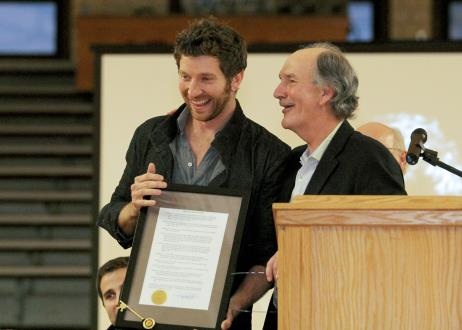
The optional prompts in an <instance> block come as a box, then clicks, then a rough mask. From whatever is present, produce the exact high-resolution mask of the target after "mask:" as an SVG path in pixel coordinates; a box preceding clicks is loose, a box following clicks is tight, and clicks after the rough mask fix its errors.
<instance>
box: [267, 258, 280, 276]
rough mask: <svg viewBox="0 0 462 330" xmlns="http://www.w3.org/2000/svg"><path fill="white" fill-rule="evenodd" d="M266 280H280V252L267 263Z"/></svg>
mask: <svg viewBox="0 0 462 330" xmlns="http://www.w3.org/2000/svg"><path fill="white" fill-rule="evenodd" d="M266 280H267V281H268V282H273V281H277V280H278V253H277V252H276V253H275V254H274V255H273V256H272V257H271V259H270V260H269V261H268V263H267V264H266Z"/></svg>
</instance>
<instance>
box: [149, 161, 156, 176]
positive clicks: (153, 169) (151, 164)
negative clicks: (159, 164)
mask: <svg viewBox="0 0 462 330" xmlns="http://www.w3.org/2000/svg"><path fill="white" fill-rule="evenodd" d="M148 173H153V174H154V173H156V165H154V163H149V165H148Z"/></svg>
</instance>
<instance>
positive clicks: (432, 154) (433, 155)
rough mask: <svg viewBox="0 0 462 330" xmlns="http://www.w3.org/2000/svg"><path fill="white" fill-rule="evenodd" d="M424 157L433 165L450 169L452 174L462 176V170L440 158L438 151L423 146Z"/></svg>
mask: <svg viewBox="0 0 462 330" xmlns="http://www.w3.org/2000/svg"><path fill="white" fill-rule="evenodd" d="M422 159H423V160H425V161H426V162H427V163H429V164H431V165H433V166H438V167H441V168H444V169H445V170H446V171H449V172H451V173H452V174H455V175H457V176H459V177H461V178H462V171H459V170H458V169H456V168H454V167H452V166H451V165H448V164H446V163H444V162H442V161H440V160H439V158H438V153H437V152H436V151H434V150H431V149H427V148H423V153H422Z"/></svg>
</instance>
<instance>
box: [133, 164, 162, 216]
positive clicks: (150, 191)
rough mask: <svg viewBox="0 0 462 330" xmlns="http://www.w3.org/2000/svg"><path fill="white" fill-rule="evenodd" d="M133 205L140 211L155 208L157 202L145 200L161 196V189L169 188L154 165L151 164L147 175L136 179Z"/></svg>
mask: <svg viewBox="0 0 462 330" xmlns="http://www.w3.org/2000/svg"><path fill="white" fill-rule="evenodd" d="M130 188H131V196H132V201H131V204H132V205H133V206H134V208H135V209H137V210H138V214H139V211H140V209H141V208H142V207H145V206H154V205H156V201H155V200H153V199H144V197H145V196H159V195H160V194H161V193H162V190H161V189H164V188H167V183H166V182H165V181H164V177H163V176H162V175H160V174H157V173H156V166H155V165H154V163H149V165H148V170H147V171H146V173H145V174H142V175H139V176H137V177H135V182H134V183H133V184H132V185H131V187H130Z"/></svg>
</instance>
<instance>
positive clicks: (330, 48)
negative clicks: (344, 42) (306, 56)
mask: <svg viewBox="0 0 462 330" xmlns="http://www.w3.org/2000/svg"><path fill="white" fill-rule="evenodd" d="M305 48H323V49H325V51H323V52H322V53H320V54H319V55H318V58H317V61H316V70H315V72H314V73H313V74H314V82H313V83H315V84H316V85H320V86H329V87H332V88H333V89H334V97H333V98H332V100H331V106H332V110H333V111H334V114H335V116H336V117H337V118H343V119H345V118H350V117H352V116H353V112H354V111H355V110H356V108H357V107H358V99H359V97H358V96H357V95H356V93H357V90H358V84H359V82H358V77H357V76H356V73H355V71H354V69H353V67H352V66H351V64H350V63H349V62H348V60H347V59H346V57H345V55H343V53H342V51H341V50H340V48H338V47H337V46H334V45H333V44H331V43H328V42H319V43H314V44H311V45H309V46H307V47H305Z"/></svg>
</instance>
